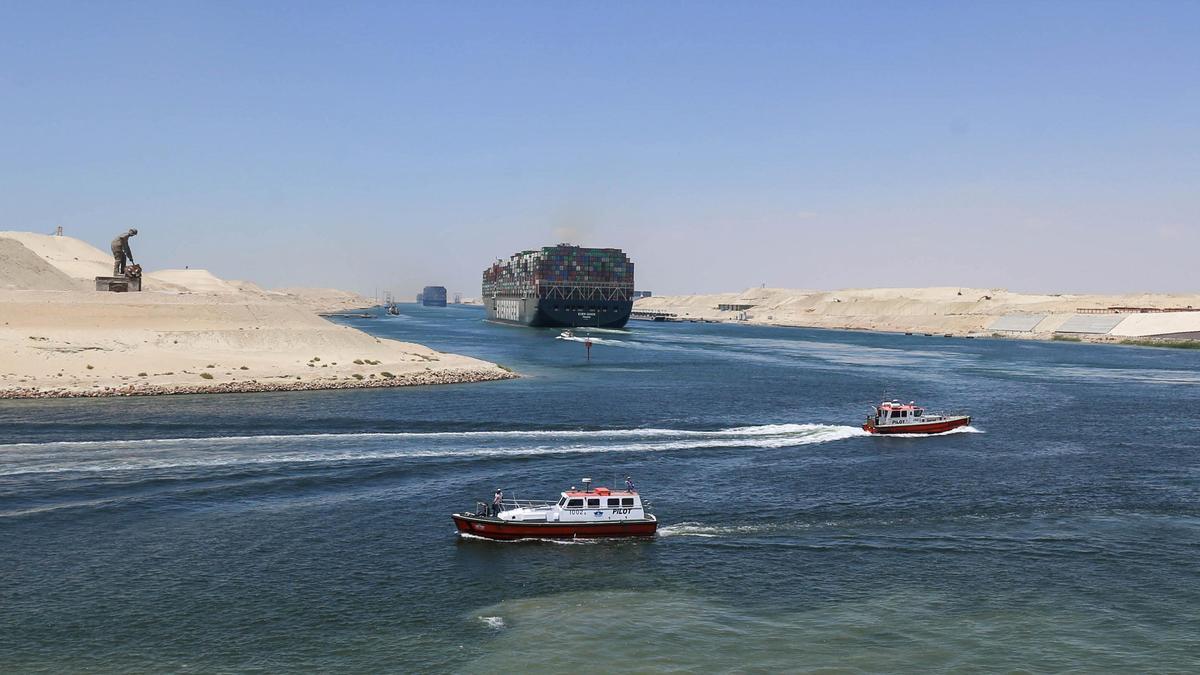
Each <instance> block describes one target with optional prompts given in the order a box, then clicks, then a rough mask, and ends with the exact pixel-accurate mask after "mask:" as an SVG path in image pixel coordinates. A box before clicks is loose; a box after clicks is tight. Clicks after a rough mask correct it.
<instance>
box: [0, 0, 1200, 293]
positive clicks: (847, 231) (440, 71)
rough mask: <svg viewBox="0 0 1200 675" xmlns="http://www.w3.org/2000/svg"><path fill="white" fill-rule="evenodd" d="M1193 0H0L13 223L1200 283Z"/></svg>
mask: <svg viewBox="0 0 1200 675" xmlns="http://www.w3.org/2000/svg"><path fill="white" fill-rule="evenodd" d="M1197 35H1200V3H1195V2H1177V3H1170V2H1161V3H1160V2H1136V3H1135V2H1129V3H1114V2H1033V3H1020V2H976V3H966V2H932V3H921V2H906V3H895V2H862V3H856V2H831V3H816V2H812V3H809V2H785V3H770V2H755V3H742V2H727V3H714V2H657V3H648V2H636V3H619V2H604V3H599V2H596V3H583V2H570V3H564V2H511V3H497V2H487V3H483V2H479V3H474V2H464V3H433V2H430V3H392V2H379V3H333V2H328V3H306V2H279V3H269V2H258V3H251V2H245V3H234V2H202V3H201V2H197V3H189V2H158V3H151V2H146V3H122V2H104V3H95V2H92V3H55V2H7V3H3V4H0V229H28V230H35V231H47V232H48V231H50V230H51V229H52V228H53V227H54V226H56V225H62V226H64V228H65V229H66V231H67V232H68V233H69V234H73V235H74V236H78V237H81V238H84V239H87V240H89V241H93V242H95V243H97V244H100V245H104V244H106V242H107V241H108V240H109V239H111V237H112V236H113V234H115V233H116V232H117V231H119V230H122V229H124V228H126V227H129V226H136V227H138V228H139V229H140V230H141V232H142V234H141V236H139V237H138V239H137V240H135V253H138V254H140V255H139V256H138V257H139V261H144V263H145V264H146V265H147V266H149V267H151V268H161V267H173V266H183V265H190V266H192V267H207V268H209V269H211V270H213V271H214V272H215V273H217V274H219V275H221V276H224V277H227V278H248V279H252V280H254V281H258V282H261V283H264V284H267V285H272V286H279V285H299V284H306V285H334V286H341V287H346V288H352V289H354V290H359V291H365V292H368V293H370V292H372V291H373V290H374V289H375V288H380V289H392V290H395V291H397V292H398V293H402V294H404V295H408V294H409V293H411V292H414V291H415V290H416V289H417V288H419V287H420V286H423V285H425V284H435V283H436V284H444V285H446V286H448V287H449V288H450V289H451V291H462V292H464V293H465V294H467V295H477V294H478V279H479V273H480V271H481V270H482V268H483V267H484V266H485V265H487V264H488V262H490V260H491V259H493V258H495V257H498V256H502V255H507V254H509V253H512V252H514V251H516V250H519V249H524V248H530V247H534V246H539V245H542V244H550V243H555V242H557V241H559V240H564V239H568V240H572V241H578V242H581V243H585V244H592V245H602V246H617V247H621V248H624V249H625V250H626V251H628V252H629V253H630V255H631V257H633V259H634V260H635V261H636V262H637V264H638V286H639V287H641V288H647V289H652V290H654V291H656V292H659V293H671V292H708V291H720V290H740V289H742V288H745V287H748V286H752V285H758V284H760V283H766V284H767V285H770V286H787V287H796V288H837V287H850V286H858V287H862V286H918V285H948V286H956V285H966V286H987V287H1007V288H1011V289H1014V290H1044V291H1137V290H1155V291H1172V290H1175V291H1196V290H1198V288H1197V287H1198V286H1200V284H1198V283H1197V275H1196V274H1195V272H1194V269H1195V267H1196V255H1195V252H1196V250H1197V246H1198V245H1200V39H1197Z"/></svg>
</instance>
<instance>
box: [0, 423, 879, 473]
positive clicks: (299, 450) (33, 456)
mask: <svg viewBox="0 0 1200 675" xmlns="http://www.w3.org/2000/svg"><path fill="white" fill-rule="evenodd" d="M864 435H866V432H865V431H863V430H862V429H860V428H858V427H852V426H840V425H828V424H768V425H759V426H747V427H731V428H727V429H716V430H690V429H604V430H529V431H461V432H429V433H420V432H373V433H345V434H293V435H286V434H284V435H280V434H272V435H263V436H215V437H197V438H169V439H136V440H111V441H64V442H49V443H20V444H11V445H0V457H2V458H3V459H4V460H5V461H4V464H3V468H0V476H11V475H19V474H31V473H61V472H105V471H147V470H163V469H176V468H185V469H186V468H218V467H237V466H268V465H280V464H304V463H314V464H336V463H340V462H361V461H380V460H404V459H416V458H449V459H474V458H495V457H530V456H540V455H570V454H605V453H635V452H672V451H688V450H704V449H717V448H750V449H773V448H787V447H797V446H803V445H811V444H817V443H829V442H834V441H839V440H843V439H847V438H852V437H855V436H864Z"/></svg>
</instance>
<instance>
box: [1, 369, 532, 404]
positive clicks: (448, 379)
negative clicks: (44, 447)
mask: <svg viewBox="0 0 1200 675" xmlns="http://www.w3.org/2000/svg"><path fill="white" fill-rule="evenodd" d="M517 377H519V376H518V375H516V374H515V373H511V372H508V371H504V370H499V371H497V370H493V369H487V370H452V371H439V372H421V373H407V374H403V375H393V376H392V377H380V378H371V379H367V378H364V379H361V380H357V379H349V380H309V381H307V382H305V381H286V382H259V381H253V380H252V381H241V382H220V383H217V384H207V385H206V384H194V385H185V384H178V385H169V386H167V385H154V384H126V385H121V386H117V387H104V388H102V389H66V388H59V389H53V388H49V389H48V388H40V387H18V388H13V389H4V390H0V399H35V398H101V397H110V396H170V395H180V394H248V393H259V392H273V391H320V390H326V389H381V388H385V387H414V386H428V385H436V384H466V383H470V382H494V381H497V380H511V379H516V378H517Z"/></svg>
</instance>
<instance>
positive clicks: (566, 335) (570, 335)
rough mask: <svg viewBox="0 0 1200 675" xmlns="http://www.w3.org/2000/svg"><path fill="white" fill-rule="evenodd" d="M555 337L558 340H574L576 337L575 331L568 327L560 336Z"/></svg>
mask: <svg viewBox="0 0 1200 675" xmlns="http://www.w3.org/2000/svg"><path fill="white" fill-rule="evenodd" d="M554 339H556V340H574V339H575V331H573V330H571V329H570V328H568V329H566V330H564V331H563V332H561V333H559V334H558V337H556V338H554Z"/></svg>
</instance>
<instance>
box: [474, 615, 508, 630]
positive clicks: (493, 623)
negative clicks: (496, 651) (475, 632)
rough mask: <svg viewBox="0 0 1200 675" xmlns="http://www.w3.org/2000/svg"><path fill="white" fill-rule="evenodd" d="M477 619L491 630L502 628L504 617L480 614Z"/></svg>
mask: <svg viewBox="0 0 1200 675" xmlns="http://www.w3.org/2000/svg"><path fill="white" fill-rule="evenodd" d="M479 620H480V621H482V622H483V625H485V626H487V627H488V628H491V629H492V630H503V629H504V617H502V616H481V617H479Z"/></svg>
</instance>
